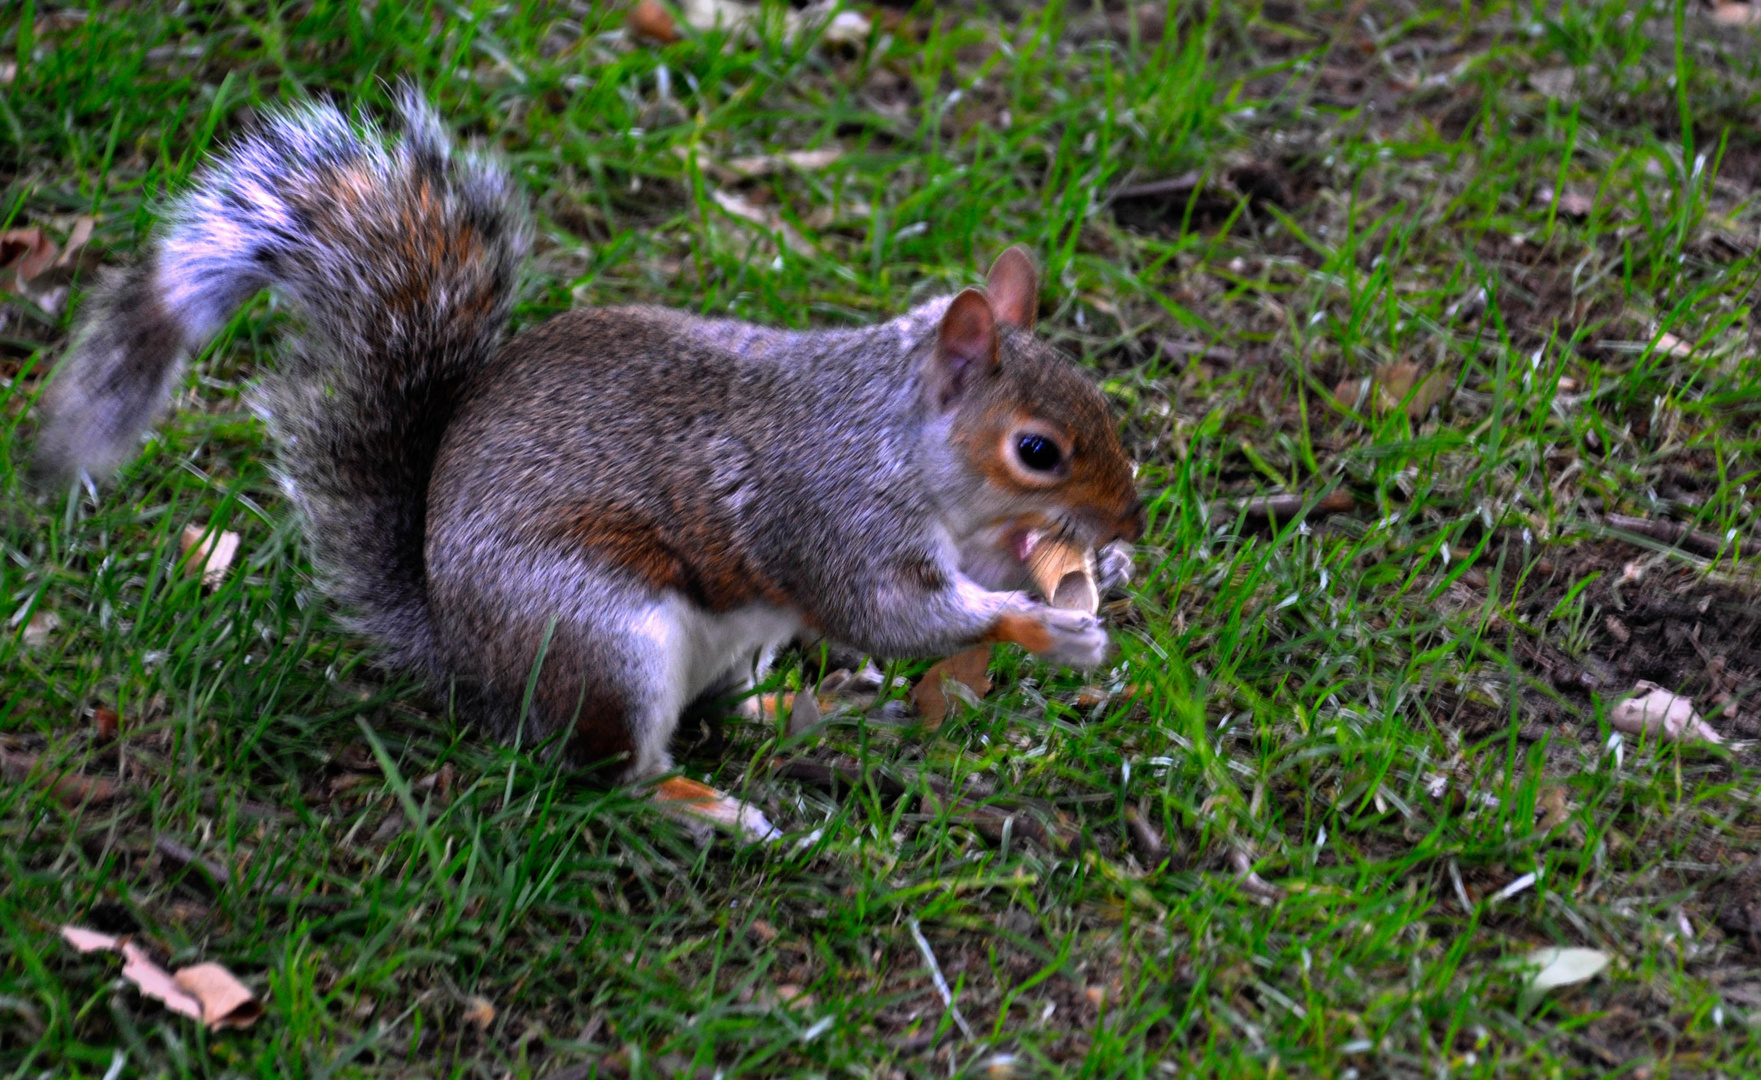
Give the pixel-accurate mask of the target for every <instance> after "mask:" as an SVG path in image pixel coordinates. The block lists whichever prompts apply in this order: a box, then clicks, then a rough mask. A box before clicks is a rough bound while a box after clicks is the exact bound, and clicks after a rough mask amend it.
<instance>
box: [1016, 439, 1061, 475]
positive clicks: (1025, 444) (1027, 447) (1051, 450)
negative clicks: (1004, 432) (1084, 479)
mask: <svg viewBox="0 0 1761 1080" xmlns="http://www.w3.org/2000/svg"><path fill="white" fill-rule="evenodd" d="M1015 456H1016V457H1018V458H1020V459H1021V464H1023V465H1025V466H1027V467H1028V468H1030V469H1032V470H1033V471H1034V472H1051V471H1052V470H1053V469H1055V468H1057V467H1058V462H1059V461H1061V460H1063V458H1064V452H1063V451H1061V450H1059V449H1058V444H1057V443H1055V442H1053V441H1052V440H1050V439H1048V438H1046V437H1045V436H1044V435H1023V436H1021V437H1020V438H1019V439H1016V440H1015Z"/></svg>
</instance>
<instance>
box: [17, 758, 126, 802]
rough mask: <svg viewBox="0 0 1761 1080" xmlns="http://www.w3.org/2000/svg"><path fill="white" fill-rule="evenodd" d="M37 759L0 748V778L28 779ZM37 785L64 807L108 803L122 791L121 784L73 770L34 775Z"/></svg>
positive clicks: (22, 780)
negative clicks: (81, 774) (50, 792)
mask: <svg viewBox="0 0 1761 1080" xmlns="http://www.w3.org/2000/svg"><path fill="white" fill-rule="evenodd" d="M41 760H42V759H41V758H39V757H38V756H37V755H36V754H25V753H18V752H15V751H12V750H7V749H5V748H3V747H0V777H4V778H5V779H6V780H7V782H8V783H13V784H22V783H24V782H25V781H27V780H29V779H30V777H31V774H32V773H33V772H35V771H36V769H37V765H38V764H39V763H40V762H41ZM37 785H38V786H39V787H45V788H48V789H50V790H51V791H53V792H54V793H55V797H56V798H58V799H60V800H61V802H62V803H63V804H64V805H67V806H79V805H81V804H82V803H88V802H90V803H103V802H109V801H110V800H111V799H114V798H116V796H117V795H118V794H119V793H120V792H121V790H122V786H121V785H120V784H118V783H117V782H116V781H114V780H110V779H107V778H105V777H102V776H80V775H78V774H75V773H62V774H60V775H58V776H57V775H52V774H48V773H45V775H43V776H41V777H39V778H38V780H37Z"/></svg>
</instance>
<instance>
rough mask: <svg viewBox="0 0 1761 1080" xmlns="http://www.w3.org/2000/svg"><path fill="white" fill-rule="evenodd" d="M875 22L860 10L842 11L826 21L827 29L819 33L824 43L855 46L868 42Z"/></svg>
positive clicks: (848, 46)
mask: <svg viewBox="0 0 1761 1080" xmlns="http://www.w3.org/2000/svg"><path fill="white" fill-rule="evenodd" d="M872 27H873V24H872V23H870V22H869V21H868V17H867V16H866V15H863V14H862V13H861V12H859V11H840V12H838V13H837V14H836V15H833V16H832V19H831V22H828V23H826V27H825V31H824V32H823V33H821V34H820V35H819V40H820V44H822V45H842V46H845V47H846V48H853V47H855V46H858V45H865V44H867V43H868V35H869V32H870V30H871V29H872Z"/></svg>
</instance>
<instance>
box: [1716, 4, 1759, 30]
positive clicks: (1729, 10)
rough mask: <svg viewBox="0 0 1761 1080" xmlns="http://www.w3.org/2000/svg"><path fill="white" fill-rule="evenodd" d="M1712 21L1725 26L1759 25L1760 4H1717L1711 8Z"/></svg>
mask: <svg viewBox="0 0 1761 1080" xmlns="http://www.w3.org/2000/svg"><path fill="white" fill-rule="evenodd" d="M1712 21H1713V22H1719V23H1723V24H1724V25H1726V26H1761V6H1757V5H1755V4H1728V3H1727V4H1719V5H1718V6H1717V7H1715V8H1713V9H1712Z"/></svg>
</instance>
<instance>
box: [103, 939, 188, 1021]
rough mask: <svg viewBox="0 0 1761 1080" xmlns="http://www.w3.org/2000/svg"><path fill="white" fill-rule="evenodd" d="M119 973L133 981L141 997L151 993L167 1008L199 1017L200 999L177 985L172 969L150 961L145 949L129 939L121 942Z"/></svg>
mask: <svg viewBox="0 0 1761 1080" xmlns="http://www.w3.org/2000/svg"><path fill="white" fill-rule="evenodd" d="M122 959H123V965H122V977H123V978H125V979H127V980H128V981H129V982H131V983H134V984H135V989H137V990H139V991H140V992H141V996H142V997H150V998H153V999H155V1000H156V1001H158V1002H160V1003H161V1004H163V1005H164V1006H165V1007H166V1008H167V1009H170V1010H171V1011H172V1012H174V1013H178V1014H179V1015H182V1016H187V1017H189V1018H190V1019H191V1020H200V1019H201V1018H202V1003H201V1002H200V1001H198V1000H196V997H195V995H193V994H191V993H189V992H188V991H186V990H184V989H183V987H181V986H179V985H177V980H175V979H173V978H172V977H171V973H170V972H168V971H166V970H165V969H164V968H162V967H160V966H159V965H158V964H155V963H154V962H153V958H152V957H150V956H148V955H147V950H145V949H143V948H141V947H140V946H139V945H136V944H135V943H134V942H132V941H126V940H125V941H124V942H123V943H122Z"/></svg>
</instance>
